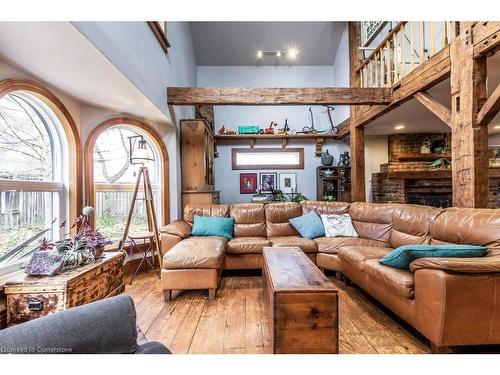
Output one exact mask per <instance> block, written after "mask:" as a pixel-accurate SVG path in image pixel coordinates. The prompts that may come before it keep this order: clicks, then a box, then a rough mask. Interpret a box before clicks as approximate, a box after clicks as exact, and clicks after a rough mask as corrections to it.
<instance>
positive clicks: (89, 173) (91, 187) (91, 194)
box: [84, 117, 170, 226]
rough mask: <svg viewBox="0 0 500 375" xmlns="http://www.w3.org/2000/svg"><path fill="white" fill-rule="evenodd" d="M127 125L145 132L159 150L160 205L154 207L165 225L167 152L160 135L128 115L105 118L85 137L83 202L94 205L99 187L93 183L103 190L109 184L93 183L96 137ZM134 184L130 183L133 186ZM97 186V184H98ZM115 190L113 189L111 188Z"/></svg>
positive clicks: (167, 215) (161, 222)
mask: <svg viewBox="0 0 500 375" xmlns="http://www.w3.org/2000/svg"><path fill="white" fill-rule="evenodd" d="M120 126H122V127H128V128H131V129H132V130H135V131H137V132H138V133H145V134H146V135H147V136H148V137H149V138H150V140H152V141H153V142H154V146H155V147H156V149H157V150H158V152H159V154H160V155H159V160H158V162H159V163H160V164H161V165H160V166H159V171H160V177H159V181H158V184H157V185H158V188H159V190H158V192H159V193H160V194H161V195H160V203H161V207H155V208H156V212H157V214H158V213H160V212H161V214H160V215H159V217H158V218H157V219H158V224H159V225H160V226H162V225H166V224H168V223H169V222H170V195H169V158H168V152H167V149H166V147H165V144H164V143H163V141H162V139H161V138H160V136H159V135H158V134H157V133H156V131H154V130H153V128H152V127H151V126H149V125H148V124H146V123H145V122H142V121H140V120H138V119H134V118H130V117H115V118H112V119H109V120H106V121H104V122H102V123H100V124H99V125H97V126H96V127H95V128H94V129H93V130H92V132H91V133H90V135H89V136H88V138H87V141H86V143H85V151H84V158H85V171H86V173H85V202H86V203H87V205H90V206H92V207H94V205H95V197H96V192H98V191H100V190H101V189H96V188H95V185H106V188H104V189H103V190H109V184H100V183H97V184H95V183H94V146H95V143H96V141H97V138H99V136H100V135H101V134H102V133H104V132H105V131H106V130H109V129H111V128H114V127H120ZM134 185H135V184H132V185H131V186H132V187H133V186H134ZM120 186H121V187H125V188H126V187H127V186H125V185H124V184H120ZM98 187H99V186H98ZM113 191H115V190H113ZM94 220H95V218H94V215H93V216H91V217H90V218H89V222H90V224H91V225H94Z"/></svg>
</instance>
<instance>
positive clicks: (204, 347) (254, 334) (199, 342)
mask: <svg viewBox="0 0 500 375" xmlns="http://www.w3.org/2000/svg"><path fill="white" fill-rule="evenodd" d="M332 281H333V282H334V283H335V284H336V286H337V287H338V289H339V296H340V303H339V310H340V319H339V322H340V323H339V330H340V331H339V339H340V352H341V353H343V354H348V353H356V354H363V353H374V354H375V353H406V354H409V353H429V352H430V346H429V343H428V341H427V340H426V339H425V338H423V337H422V336H421V335H419V334H418V333H416V332H415V331H414V330H413V329H412V328H410V327H408V326H406V325H405V324H404V323H402V322H401V321H400V320H398V319H397V318H395V317H394V316H392V314H390V313H388V312H387V311H386V310H385V309H382V308H380V307H379V306H378V305H377V304H375V303H374V302H373V300H372V299H370V298H368V297H367V296H365V295H364V294H363V293H362V292H360V291H359V290H358V289H357V288H356V287H353V286H347V285H346V284H344V283H342V282H339V281H337V280H335V279H333V278H332ZM125 293H128V294H129V295H130V296H131V297H132V298H133V300H134V302H135V304H136V309H137V325H138V328H139V329H140V331H141V332H142V334H143V335H144V337H142V339H145V340H148V341H153V340H154V341H159V342H161V343H163V344H164V345H166V346H167V347H168V348H169V349H170V350H171V351H172V352H173V353H195V354H201V353H206V354H221V353H232V354H243V353H252V354H263V353H271V352H272V348H271V338H270V332H269V321H268V317H267V316H266V313H265V312H264V310H263V304H262V279H261V276H246V275H245V276H234V275H231V276H224V277H222V279H221V283H220V287H219V289H218V291H217V296H216V299H215V300H209V299H208V296H207V291H186V292H181V293H180V294H179V295H178V296H176V295H175V294H174V299H173V300H172V301H170V302H164V301H163V293H162V291H161V288H160V281H159V280H158V278H157V277H155V275H154V274H141V275H139V276H138V277H137V278H136V279H135V280H134V282H133V284H132V285H128V283H127V285H126V290H125Z"/></svg>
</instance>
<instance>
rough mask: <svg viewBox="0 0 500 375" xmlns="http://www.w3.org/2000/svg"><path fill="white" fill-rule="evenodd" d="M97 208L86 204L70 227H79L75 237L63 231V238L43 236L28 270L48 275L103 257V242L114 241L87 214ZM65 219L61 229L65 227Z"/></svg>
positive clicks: (40, 274) (27, 267)
mask: <svg viewBox="0 0 500 375" xmlns="http://www.w3.org/2000/svg"><path fill="white" fill-rule="evenodd" d="M93 212H94V209H93V208H92V207H90V206H88V207H85V208H84V209H83V211H82V214H81V215H80V216H78V217H77V219H76V221H75V222H74V223H73V225H72V226H71V228H70V229H73V228H75V227H76V228H78V232H77V233H76V235H75V236H74V237H71V236H70V234H69V233H66V234H64V235H63V234H61V237H62V240H60V241H56V242H52V241H49V240H47V239H46V238H43V239H42V241H41V242H40V245H39V246H38V249H37V251H35V253H33V256H32V257H31V259H30V261H29V263H28V265H27V266H26V269H25V272H26V273H27V274H29V275H38V276H42V275H44V276H47V275H55V274H58V273H61V272H63V271H66V270H69V269H73V268H77V267H80V266H83V265H85V264H89V263H93V262H95V260H96V259H98V258H100V257H102V254H103V251H104V246H106V245H108V244H110V243H111V241H110V240H109V239H107V238H106V237H105V236H103V235H102V233H101V232H99V230H98V229H93V228H92V226H91V225H90V224H89V223H88V218H89V216H90V215H92V213H93ZM65 226H66V225H65V223H64V222H63V223H62V224H61V226H60V228H61V231H63V230H64V228H65Z"/></svg>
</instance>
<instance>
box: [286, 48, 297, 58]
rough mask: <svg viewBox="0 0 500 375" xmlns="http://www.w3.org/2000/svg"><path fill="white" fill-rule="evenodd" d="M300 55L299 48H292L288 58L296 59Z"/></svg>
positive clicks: (289, 50)
mask: <svg viewBox="0 0 500 375" xmlns="http://www.w3.org/2000/svg"><path fill="white" fill-rule="evenodd" d="M298 54H299V51H298V50H297V48H293V47H292V48H289V49H288V58H290V59H296V58H297V55H298Z"/></svg>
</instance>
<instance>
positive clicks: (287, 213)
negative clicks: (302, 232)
mask: <svg viewBox="0 0 500 375" xmlns="http://www.w3.org/2000/svg"><path fill="white" fill-rule="evenodd" d="M265 212H266V231H267V237H276V236H297V235H298V234H299V233H298V232H297V230H296V229H295V228H294V227H293V225H292V224H290V223H289V221H288V220H290V219H291V218H294V217H297V216H300V215H302V207H301V206H300V203H295V202H284V203H269V204H267V205H266V206H265Z"/></svg>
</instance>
